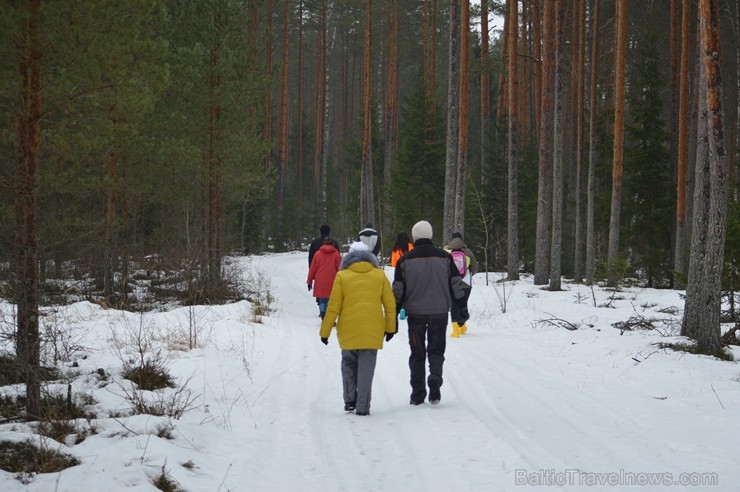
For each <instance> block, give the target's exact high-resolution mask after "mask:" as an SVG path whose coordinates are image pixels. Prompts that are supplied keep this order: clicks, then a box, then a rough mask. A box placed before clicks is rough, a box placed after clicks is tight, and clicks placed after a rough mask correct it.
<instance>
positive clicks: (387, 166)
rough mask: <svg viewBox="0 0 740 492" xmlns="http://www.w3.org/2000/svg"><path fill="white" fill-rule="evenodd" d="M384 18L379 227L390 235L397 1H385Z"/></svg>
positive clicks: (396, 92) (395, 136)
mask: <svg viewBox="0 0 740 492" xmlns="http://www.w3.org/2000/svg"><path fill="white" fill-rule="evenodd" d="M386 8H387V19H388V37H387V40H388V42H387V48H386V79H385V111H384V114H383V124H384V129H383V137H384V163H383V184H384V188H385V190H386V196H385V197H384V198H383V200H382V203H383V218H384V219H385V220H383V224H384V227H383V230H384V234H383V236H384V237H391V234H392V230H391V229H390V227H391V226H394V225H393V224H391V222H390V220H389V219H390V217H391V213H392V209H393V207H392V204H393V203H392V201H391V200H390V196H389V193H388V192H389V190H390V183H391V175H392V172H393V170H394V169H395V167H396V153H397V147H398V101H399V85H398V70H399V65H398V30H399V25H398V17H399V11H398V0H386Z"/></svg>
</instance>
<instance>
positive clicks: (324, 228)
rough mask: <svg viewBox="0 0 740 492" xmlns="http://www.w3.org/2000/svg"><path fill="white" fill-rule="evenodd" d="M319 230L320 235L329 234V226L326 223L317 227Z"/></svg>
mask: <svg viewBox="0 0 740 492" xmlns="http://www.w3.org/2000/svg"><path fill="white" fill-rule="evenodd" d="M319 231H320V232H321V235H322V236H328V235H329V234H331V228H330V227H329V226H328V225H326V224H324V225H322V226H321V227H319Z"/></svg>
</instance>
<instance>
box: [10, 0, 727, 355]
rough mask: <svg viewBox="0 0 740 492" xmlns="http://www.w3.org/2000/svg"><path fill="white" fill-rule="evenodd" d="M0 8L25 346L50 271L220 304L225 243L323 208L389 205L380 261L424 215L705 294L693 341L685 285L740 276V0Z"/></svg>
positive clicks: (243, 246)
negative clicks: (143, 277)
mask: <svg viewBox="0 0 740 492" xmlns="http://www.w3.org/2000/svg"><path fill="white" fill-rule="evenodd" d="M0 9H2V10H1V11H0V106H1V107H2V115H3V118H2V120H1V121H0V163H1V164H0V187H2V193H0V281H1V282H2V287H1V289H2V290H0V295H2V296H3V297H5V298H9V299H13V300H14V301H16V302H17V303H18V306H19V314H18V324H19V334H20V335H19V342H18V345H19V352H24V353H27V357H28V358H29V361H32V360H33V359H34V357H37V355H34V353H33V350H34V343H33V338H34V333H35V332H37V331H38V326H37V319H36V318H37V313H38V304H39V303H43V302H44V299H46V298H47V297H46V295H47V294H49V293H50V292H53V289H54V287H53V286H54V285H57V284H56V283H55V281H56V280H59V279H63V278H64V279H70V278H73V279H77V280H80V281H82V280H85V279H87V280H90V281H91V282H90V284H89V285H91V286H92V287H86V288H89V289H92V291H91V292H94V293H95V295H96V296H98V297H99V298H103V299H105V301H106V302H107V303H108V304H110V305H115V306H123V307H125V306H127V304H128V302H127V296H128V293H129V290H128V289H127V287H126V286H127V283H128V281H129V280H130V278H131V276H132V275H134V269H135V268H136V269H141V268H145V269H156V270H162V271H177V272H181V275H182V277H183V278H182V280H183V283H182V285H185V287H184V289H185V290H187V293H188V297H187V299H188V301H189V302H217V301H219V300H221V299H224V297H225V296H226V289H227V286H226V285H225V282H224V261H223V260H224V258H226V257H227V255H230V254H242V253H260V252H265V251H288V250H294V249H300V248H305V246H306V244H307V243H308V241H310V240H311V238H312V237H314V236H315V235H316V234H317V233H318V227H319V225H320V224H322V223H328V224H330V225H331V227H332V232H333V235H334V236H335V237H337V239H339V240H340V242H345V241H346V240H349V239H351V238H353V237H354V235H355V234H356V233H357V231H359V230H360V229H361V228H362V227H363V226H364V224H365V223H366V222H368V221H371V222H373V223H374V224H375V227H376V228H377V229H378V231H379V232H380V235H381V240H382V244H383V251H384V253H385V254H386V255H387V254H389V248H390V246H391V245H392V243H393V241H394V239H395V236H396V234H397V233H398V232H400V231H406V232H408V231H410V229H411V227H412V225H413V224H414V223H415V222H416V221H418V220H421V219H426V220H429V221H430V222H431V223H432V224H433V226H434V229H435V238H434V239H435V242H436V243H438V244H441V243H444V241H445V239H446V238H447V237H448V236H449V235H450V234H451V233H452V232H453V231H456V230H457V231H461V232H464V234H465V240H466V242H467V244H468V245H469V246H471V247H472V248H473V250H474V251H475V252H476V255H477V256H478V258H481V259H485V264H484V265H482V266H483V267H484V268H486V269H487V270H489V271H492V270H500V271H507V272H508V278H509V279H511V280H514V279H516V278H518V275H519V274H520V273H525V272H527V273H533V274H534V275H535V283H537V284H540V285H543V286H546V288H549V289H551V290H557V289H560V282H561V279H572V280H574V281H577V282H586V283H591V282H595V281H602V280H603V281H606V282H608V283H610V284H611V285H615V286H616V285H617V284H618V283H619V282H620V281H622V280H623V279H625V278H636V279H638V281H641V282H643V283H644V284H645V285H647V286H652V287H665V288H667V287H676V288H687V320H685V321H684V324H685V326H684V328H685V332H686V333H687V334H691V335H693V336H698V334H697V330H699V331H701V330H700V328H698V327H697V326H695V325H696V323H694V324H692V321H691V319H696V318H695V316H696V315H695V314H693V313H694V311H693V308H691V307H690V306H693V304H691V303H689V301H688V296H690V295H693V296H694V297H693V299H700V298H701V301H697V303H696V306H705V305H706V304H707V303H708V304H709V305H711V306H712V309H714V310H715V311H716V315H717V316H719V314H720V309H719V305H720V304H719V303H720V299H719V291H718V289H719V283H721V284H722V288H723V289H724V291H728V290H729V291H731V292H734V290H735V289H737V287H738V284H740V280H739V279H738V270H739V269H740V266H738V263H737V258H738V257H739V256H740V254H739V253H738V251H739V250H740V205H739V204H738V201H739V197H738V191H740V189H739V185H738V167H739V161H740V159H738V152H739V151H740V144H739V142H740V131H738V122H739V121H740V101H739V100H738V92H739V90H738V87H739V86H740V21H739V20H738V19H740V0H723V1H719V0H671V1H670V2H669V1H663V0H660V1H658V0H648V1H642V2H628V1H627V0H544V1H540V0H519V1H516V0H508V1H505V2H504V1H494V0H481V1H479V2H471V1H470V0H446V1H443V0H375V1H373V0H363V1H359V0H187V1H182V0H131V1H127V2H118V1H110V0H99V1H95V2H66V1H56V2H49V1H43V0H18V1H13V2H4V3H3V5H2V7H0ZM481 29H483V31H481ZM183 272H184V273H183ZM692 282H693V284H692ZM81 283H82V282H81ZM86 285H88V284H86ZM702 296H703V297H702ZM696 309H701V308H700V307H697V308H696ZM699 316H700V318H701V316H703V315H702V314H700V315H699ZM34 330H35V331H34ZM24 333H27V334H29V335H28V336H29V338H28V340H26V339H25V338H24V337H23V334H24ZM707 343H708V344H709V345H707V346H710V347H711V344H712V343H714V342H712V341H708V342H707Z"/></svg>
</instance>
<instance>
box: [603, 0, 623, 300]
mask: <svg viewBox="0 0 740 492" xmlns="http://www.w3.org/2000/svg"><path fill="white" fill-rule="evenodd" d="M616 8H617V14H616V16H617V19H616V22H617V24H616V25H617V29H616V30H617V33H616V35H617V51H616V57H615V60H614V77H615V84H614V160H613V162H612V201H611V215H610V218H609V253H608V261H609V277H608V280H607V285H609V286H610V287H616V286H617V282H618V280H619V279H618V278H617V277H619V272H618V271H617V270H618V268H617V260H618V259H619V229H620V217H621V211H622V172H623V165H624V162H623V156H624V83H625V72H626V60H625V59H626V53H627V0H617V4H616Z"/></svg>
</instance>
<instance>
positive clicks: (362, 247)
mask: <svg viewBox="0 0 740 492" xmlns="http://www.w3.org/2000/svg"><path fill="white" fill-rule="evenodd" d="M349 250H350V251H370V250H369V249H367V244H365V243H363V242H360V241H357V242H354V243H352V244H350V245H349Z"/></svg>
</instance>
